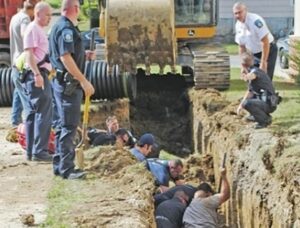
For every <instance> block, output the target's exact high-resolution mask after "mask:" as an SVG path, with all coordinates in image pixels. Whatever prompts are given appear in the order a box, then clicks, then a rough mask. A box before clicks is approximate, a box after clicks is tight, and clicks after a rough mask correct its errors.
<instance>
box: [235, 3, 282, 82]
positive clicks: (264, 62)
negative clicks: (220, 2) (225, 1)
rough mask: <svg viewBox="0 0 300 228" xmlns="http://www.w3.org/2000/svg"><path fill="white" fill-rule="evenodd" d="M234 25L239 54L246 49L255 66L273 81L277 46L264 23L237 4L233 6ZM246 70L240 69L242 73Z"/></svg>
mask: <svg viewBox="0 0 300 228" xmlns="http://www.w3.org/2000/svg"><path fill="white" fill-rule="evenodd" d="M233 14H234V17H235V19H237V22H236V24H235V30H236V35H235V42H236V43H237V44H238V45H239V52H240V54H241V53H243V52H245V51H246V50H247V49H248V50H249V51H250V52H252V53H253V55H254V57H255V59H256V62H255V66H257V67H259V68H260V69H262V70H263V71H265V72H266V73H267V74H268V76H269V77H270V78H271V80H272V79H273V74H274V68H275V64H276V58H277V51H278V49H277V45H276V44H275V42H274V37H273V36H272V34H271V33H270V31H269V29H268V27H267V25H266V22H265V21H264V19H263V18H262V17H260V16H259V15H257V14H254V13H249V12H247V8H246V5H245V4H243V3H240V2H237V3H235V4H234V6H233ZM246 70H247V69H245V68H242V72H243V71H246Z"/></svg>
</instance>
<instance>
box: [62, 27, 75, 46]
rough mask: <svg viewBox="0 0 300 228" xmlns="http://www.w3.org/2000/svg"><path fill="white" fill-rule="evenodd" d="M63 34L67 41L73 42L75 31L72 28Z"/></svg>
mask: <svg viewBox="0 0 300 228" xmlns="http://www.w3.org/2000/svg"><path fill="white" fill-rule="evenodd" d="M62 36H63V39H64V41H65V42H67V43H72V42H73V32H72V30H70V29H65V30H64V31H63V32H62Z"/></svg>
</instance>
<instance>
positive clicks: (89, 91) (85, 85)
mask: <svg viewBox="0 0 300 228" xmlns="http://www.w3.org/2000/svg"><path fill="white" fill-rule="evenodd" d="M80 85H81V87H82V89H83V91H84V94H85V96H86V97H87V96H92V95H93V94H94V93H95V89H94V87H93V85H92V84H91V83H90V82H89V81H88V80H86V79H85V80H84V81H83V82H81V83H80Z"/></svg>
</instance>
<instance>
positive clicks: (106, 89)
mask: <svg viewBox="0 0 300 228" xmlns="http://www.w3.org/2000/svg"><path fill="white" fill-rule="evenodd" d="M89 64H92V66H91V67H89ZM85 67H86V68H87V69H91V70H86V72H87V77H88V79H89V80H90V82H91V83H92V85H93V86H94V88H95V94H94V95H93V96H92V99H116V98H123V97H128V98H129V99H131V100H134V99H135V98H136V75H132V74H130V73H127V72H126V73H120V71H119V67H118V66H117V65H114V66H113V67H112V68H111V72H109V70H108V65H107V63H106V62H104V61H94V62H86V66H85Z"/></svg>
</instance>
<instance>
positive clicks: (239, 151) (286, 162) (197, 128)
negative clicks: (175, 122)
mask: <svg viewBox="0 0 300 228" xmlns="http://www.w3.org/2000/svg"><path fill="white" fill-rule="evenodd" d="M189 95H190V99H191V101H192V104H193V111H192V113H193V133H194V134H193V137H194V139H193V141H194V151H195V152H198V153H200V154H202V155H210V156H211V157H212V158H213V164H214V167H213V168H214V176H215V178H216V180H218V179H219V173H218V166H220V165H221V164H222V158H223V155H224V153H225V152H226V153H227V162H226V165H227V174H228V178H229V181H230V183H231V199H230V201H229V203H227V204H226V206H225V207H224V210H225V211H226V214H227V223H228V224H229V225H231V226H233V227H235V226H238V227H298V226H299V225H300V219H299V215H300V210H299V207H297V205H298V204H299V202H300V197H299V192H300V191H299V181H300V180H299V176H300V159H299V158H300V154H299V148H300V147H299V145H300V144H299V138H300V134H299V131H298V130H296V129H295V128H293V129H290V130H289V131H287V132H281V133H280V134H278V132H277V133H276V134H274V132H273V129H272V128H273V125H272V126H271V127H268V128H266V129H261V130H254V129H253V125H254V123H247V122H245V121H244V120H242V118H243V116H237V115H236V111H235V110H236V108H237V107H238V102H235V103H232V104H229V105H226V106H223V102H222V100H224V104H226V101H225V99H224V98H223V97H222V96H221V94H218V92H213V91H208V90H207V91H195V90H191V91H190V92H189ZM215 101H217V102H215ZM216 104H219V105H216Z"/></svg>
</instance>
